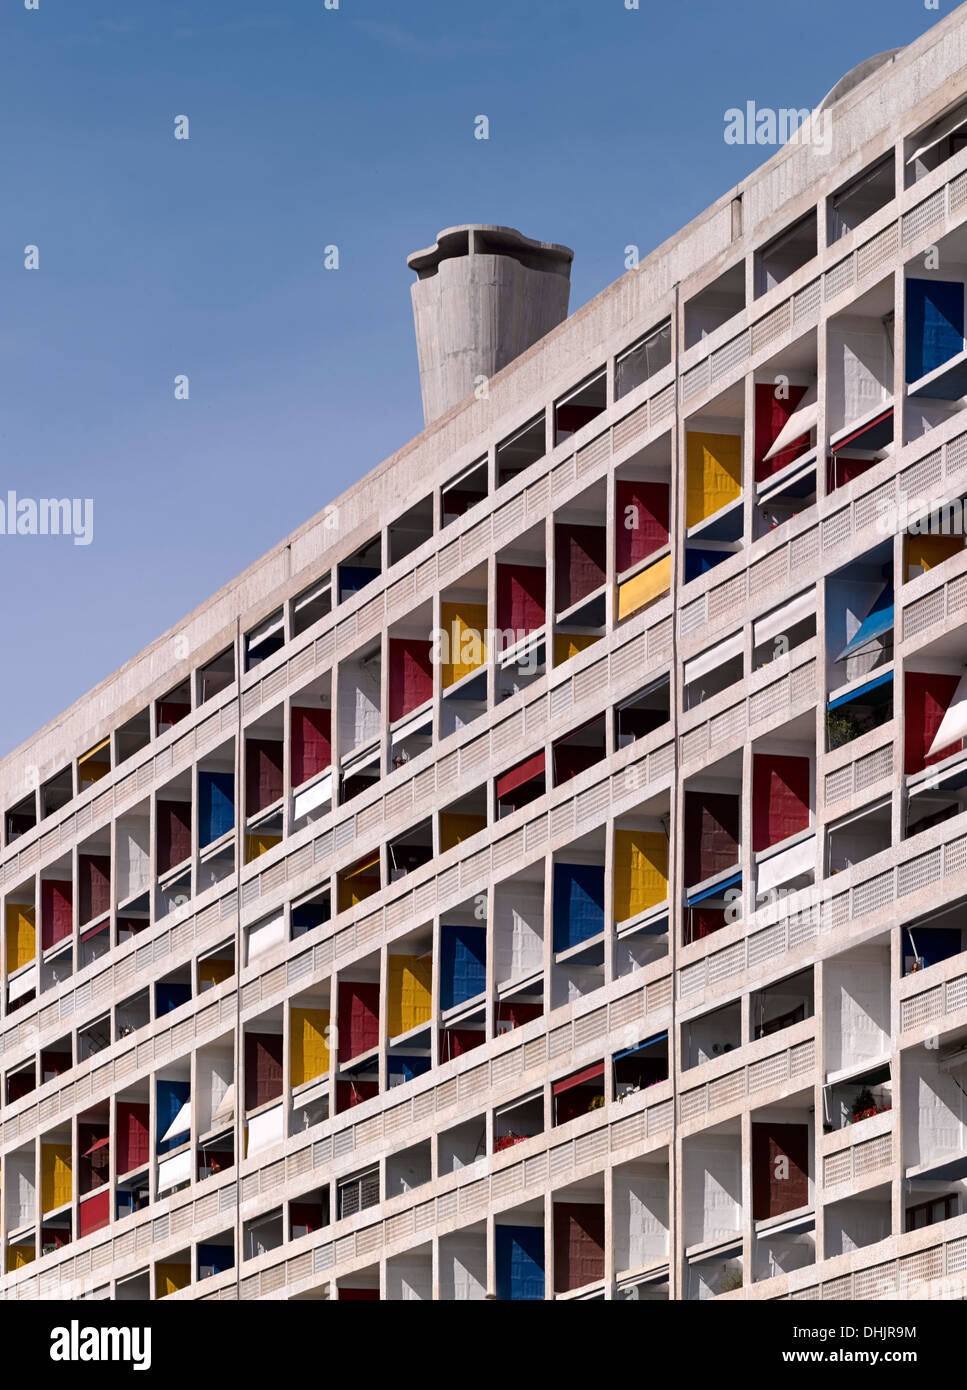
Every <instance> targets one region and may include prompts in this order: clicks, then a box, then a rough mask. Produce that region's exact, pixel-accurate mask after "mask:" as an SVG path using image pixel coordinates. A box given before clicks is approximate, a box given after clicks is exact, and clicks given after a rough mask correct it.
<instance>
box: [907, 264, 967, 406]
mask: <svg viewBox="0 0 967 1390" xmlns="http://www.w3.org/2000/svg"><path fill="white" fill-rule="evenodd" d="M963 349H964V287H963V285H962V284H961V282H960V281H959V280H953V281H951V280H908V281H907V362H906V371H907V381H919V380H920V378H921V377H922V376H926V375H927V373H928V372H932V371H934V370H935V369H936V368H937V367H942V366H943V364H944V363H945V362H948V361H949V360H950V358H951V357H956V355H957V353H958V352H963Z"/></svg>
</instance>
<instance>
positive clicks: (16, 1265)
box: [7, 1245, 36, 1274]
mask: <svg viewBox="0 0 967 1390" xmlns="http://www.w3.org/2000/svg"><path fill="white" fill-rule="evenodd" d="M35 1259H36V1253H35V1251H34V1247H33V1246H32V1245H8V1246H7V1273H8V1274H10V1273H12V1272H13V1270H15V1269H23V1267H24V1265H30V1264H33V1262H34V1260H35Z"/></svg>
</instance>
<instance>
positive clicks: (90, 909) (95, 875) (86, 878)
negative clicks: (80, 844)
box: [77, 854, 111, 926]
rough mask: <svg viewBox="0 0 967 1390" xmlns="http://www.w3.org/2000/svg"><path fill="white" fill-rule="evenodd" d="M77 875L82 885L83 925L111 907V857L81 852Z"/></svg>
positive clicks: (80, 918) (81, 915)
mask: <svg viewBox="0 0 967 1390" xmlns="http://www.w3.org/2000/svg"><path fill="white" fill-rule="evenodd" d="M77 877H78V882H79V887H80V915H79V921H80V924H81V926H83V925H84V923H85V922H90V921H93V919H94V918H95V917H100V915H101V913H102V912H108V911H110V907H111V859H110V856H109V855H106V854H79V855H78V856H77Z"/></svg>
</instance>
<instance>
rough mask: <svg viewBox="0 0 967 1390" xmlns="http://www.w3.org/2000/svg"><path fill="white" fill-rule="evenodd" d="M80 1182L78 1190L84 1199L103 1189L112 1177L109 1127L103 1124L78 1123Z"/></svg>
mask: <svg viewBox="0 0 967 1390" xmlns="http://www.w3.org/2000/svg"><path fill="white" fill-rule="evenodd" d="M77 1155H78V1170H79V1171H78V1182H77V1190H78V1192H79V1193H80V1195H81V1196H82V1197H83V1196H84V1194H85V1193H87V1192H93V1190H94V1189H95V1187H101V1186H102V1185H103V1184H104V1183H106V1182H107V1181H108V1179H109V1177H110V1159H111V1146H110V1143H109V1141H108V1138H107V1126H106V1125H103V1124H82V1123H81V1122H80V1121H78V1123H77Z"/></svg>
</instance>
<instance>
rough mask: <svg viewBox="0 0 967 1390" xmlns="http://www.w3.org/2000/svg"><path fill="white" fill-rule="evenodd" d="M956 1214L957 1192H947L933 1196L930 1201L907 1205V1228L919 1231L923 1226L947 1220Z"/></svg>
mask: <svg viewBox="0 0 967 1390" xmlns="http://www.w3.org/2000/svg"><path fill="white" fill-rule="evenodd" d="M956 1215H957V1194H956V1193H955V1192H948V1193H947V1195H946V1196H945V1197H935V1198H933V1200H932V1201H929V1202H920V1203H918V1205H917V1206H915V1207H907V1230H908V1231H920V1230H922V1229H923V1227H924V1226H932V1225H934V1223H935V1222H937V1221H949V1220H950V1218H951V1217H952V1216H956Z"/></svg>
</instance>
